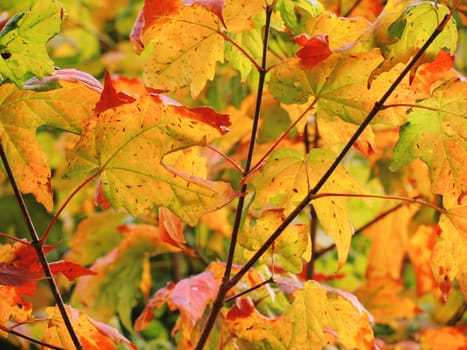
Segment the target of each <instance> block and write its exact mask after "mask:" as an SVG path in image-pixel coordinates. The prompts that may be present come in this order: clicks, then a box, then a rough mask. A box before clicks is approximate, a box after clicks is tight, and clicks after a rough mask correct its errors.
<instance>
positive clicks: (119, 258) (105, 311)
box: [73, 224, 180, 329]
mask: <svg viewBox="0 0 467 350" xmlns="http://www.w3.org/2000/svg"><path fill="white" fill-rule="evenodd" d="M121 231H122V232H123V233H124V238H123V240H122V241H121V242H120V243H119V244H118V245H117V246H116V247H115V248H114V249H113V250H112V251H110V252H109V253H107V255H104V256H102V257H100V258H99V259H97V261H96V262H95V263H94V264H93V265H92V267H91V269H92V270H93V271H95V272H96V273H97V276H87V277H83V278H81V279H80V280H79V281H78V283H77V284H76V287H75V289H74V292H73V300H74V301H75V302H78V303H79V304H81V305H83V307H85V309H86V310H87V312H88V313H89V314H90V315H91V316H92V317H94V318H96V319H98V320H100V321H104V322H107V321H108V320H109V319H110V317H111V316H113V315H115V314H118V316H119V317H120V319H121V321H122V323H123V325H124V326H125V327H126V328H127V329H131V328H132V323H131V310H132V308H133V306H135V303H136V300H135V298H134V296H135V293H136V291H137V290H138V286H139V284H140V282H141V279H142V276H143V263H144V261H145V259H147V258H148V257H149V256H153V255H157V254H161V253H164V252H177V251H180V248H178V246H174V245H171V244H168V243H166V242H164V241H163V240H162V237H161V233H160V231H159V230H158V229H157V228H156V227H154V226H151V225H146V224H139V225H135V226H124V227H121Z"/></svg>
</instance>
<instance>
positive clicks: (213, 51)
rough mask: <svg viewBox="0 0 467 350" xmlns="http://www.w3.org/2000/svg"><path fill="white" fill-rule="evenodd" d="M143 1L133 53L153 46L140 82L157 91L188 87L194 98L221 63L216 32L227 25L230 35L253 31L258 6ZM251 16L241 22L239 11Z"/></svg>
mask: <svg viewBox="0 0 467 350" xmlns="http://www.w3.org/2000/svg"><path fill="white" fill-rule="evenodd" d="M158 3H159V1H157V2H154V1H146V2H145V5H144V7H143V9H142V11H141V12H140V15H139V17H138V20H137V21H136V23H135V25H134V27H133V32H132V35H131V38H132V42H133V45H134V47H135V50H136V52H137V53H140V52H141V51H142V50H143V48H145V47H147V46H148V45H153V51H152V54H151V56H150V57H149V59H148V60H147V62H146V65H145V68H144V73H143V79H144V81H145V83H146V85H148V86H150V87H151V88H153V89H156V90H159V91H176V90H179V89H180V88H183V87H189V88H190V91H191V94H192V96H194V97H195V96H198V95H199V93H200V92H201V90H202V89H203V87H204V85H205V84H206V80H208V79H209V80H212V79H213V78H214V73H215V67H216V63H217V62H222V61H223V60H224V39H223V37H222V36H221V35H220V33H219V32H218V31H219V30H220V28H221V27H224V26H226V27H227V30H229V31H232V32H234V33H235V32H237V33H238V32H242V31H244V30H246V29H249V28H251V27H252V25H253V24H252V18H253V17H254V15H255V13H258V12H259V11H260V10H261V9H262V1H258V0H254V1H246V0H241V1H233V0H229V1H226V2H225V4H224V6H222V2H221V1H186V2H185V4H186V5H189V6H186V5H184V4H182V3H181V2H180V1H176V0H171V1H169V2H167V1H166V2H164V4H163V6H159V5H158ZM239 10H240V11H249V16H245V17H239V16H237V14H238V11H239Z"/></svg>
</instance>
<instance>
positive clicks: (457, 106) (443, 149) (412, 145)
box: [391, 79, 467, 194]
mask: <svg viewBox="0 0 467 350" xmlns="http://www.w3.org/2000/svg"><path fill="white" fill-rule="evenodd" d="M466 102H467V85H466V84H465V82H463V81H461V80H458V79H452V80H449V81H447V82H446V83H445V84H443V85H441V86H439V87H438V88H437V89H436V90H435V91H434V92H433V96H432V97H430V98H428V99H425V100H422V101H420V102H419V103H417V105H416V106H414V108H413V109H412V110H411V111H410V114H409V120H408V122H407V123H406V124H405V125H404V126H402V129H401V132H400V139H399V141H398V142H397V144H396V146H395V148H394V156H393V158H394V160H393V162H392V164H391V169H392V170H396V169H398V168H400V167H402V166H405V165H407V164H408V163H410V162H411V161H413V160H414V159H416V158H418V157H420V159H422V160H423V161H424V162H425V163H426V164H427V165H428V167H429V168H430V177H431V186H432V191H433V193H438V194H442V193H445V192H447V191H448V190H451V189H450V188H448V186H447V185H448V184H453V186H454V189H455V190H456V192H457V193H458V194H461V193H462V192H463V191H465V184H466V183H467V173H466V172H465V169H464V166H463V164H465V163H466V162H467V134H466V130H467V119H466V115H467V107H466V106H467V104H466Z"/></svg>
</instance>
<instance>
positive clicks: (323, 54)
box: [292, 34, 332, 69]
mask: <svg viewBox="0 0 467 350" xmlns="http://www.w3.org/2000/svg"><path fill="white" fill-rule="evenodd" d="M292 40H293V41H295V42H296V43H297V44H299V45H300V46H302V47H303V48H302V49H300V50H299V51H298V52H297V57H298V58H300V65H301V67H302V68H304V69H311V68H313V67H314V66H316V65H317V64H318V63H320V62H321V61H324V60H325V59H326V58H328V57H329V56H330V55H331V54H332V51H331V50H330V49H329V36H328V35H327V34H320V35H314V36H312V37H310V36H308V35H306V34H301V35H299V36H296V37H293V38H292Z"/></svg>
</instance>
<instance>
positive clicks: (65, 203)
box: [41, 169, 102, 245]
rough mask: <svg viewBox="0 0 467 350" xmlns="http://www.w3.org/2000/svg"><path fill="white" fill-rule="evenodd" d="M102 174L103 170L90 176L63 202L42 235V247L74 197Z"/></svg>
mask: <svg viewBox="0 0 467 350" xmlns="http://www.w3.org/2000/svg"><path fill="white" fill-rule="evenodd" d="M101 172H102V170H101V169H99V171H98V172H96V173H95V174H93V175H92V176H90V177H89V178H87V179H86V180H85V181H84V182H82V183H81V184H80V185H79V186H78V187H76V188H75V189H74V191H73V192H71V194H70V195H69V196H68V198H67V199H66V200H65V202H63V204H62V205H61V207H60V208H59V209H58V210H57V212H56V213H55V215H54V216H53V218H52V220H50V222H49V225H48V226H47V228H46V229H45V231H44V234H43V235H42V238H41V244H42V245H44V244H45V241H46V240H47V237H48V236H49V233H50V231H51V230H52V227H53V226H54V225H55V223H56V222H57V220H58V218H59V217H60V214H61V213H62V211H63V210H64V209H65V208H66V206H67V205H68V203H70V201H71V200H72V199H73V197H74V196H75V195H76V194H77V193H78V192H79V191H81V190H82V189H83V188H84V187H85V186H86V185H87V184H88V183H90V182H91V181H92V180H94V179H95V178H96V177H97V176H98V175H99V174H100V173H101Z"/></svg>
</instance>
